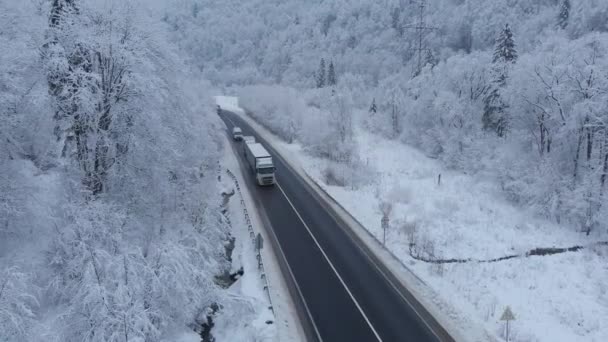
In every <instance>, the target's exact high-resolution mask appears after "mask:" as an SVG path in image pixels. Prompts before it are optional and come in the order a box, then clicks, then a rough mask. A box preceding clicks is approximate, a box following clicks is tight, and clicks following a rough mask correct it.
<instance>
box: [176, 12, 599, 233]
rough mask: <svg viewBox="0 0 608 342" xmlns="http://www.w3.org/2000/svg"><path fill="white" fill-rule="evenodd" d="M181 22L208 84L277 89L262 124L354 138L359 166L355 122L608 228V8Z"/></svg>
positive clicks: (205, 17) (571, 217) (318, 143)
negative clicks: (607, 197) (332, 76)
mask: <svg viewBox="0 0 608 342" xmlns="http://www.w3.org/2000/svg"><path fill="white" fill-rule="evenodd" d="M420 4H425V6H424V7H422V8H421V6H420ZM176 13H179V14H176ZM176 13H174V14H173V15H170V14H168V15H167V16H166V17H165V20H166V21H167V22H168V23H170V24H171V25H172V27H173V28H174V29H175V30H176V31H179V32H180V33H181V40H180V44H182V45H183V46H185V47H186V48H187V50H188V51H191V57H192V59H193V61H194V63H195V64H196V65H198V66H199V68H200V69H201V70H202V72H203V74H205V75H206V77H207V78H209V79H211V80H212V81H214V82H217V83H219V84H225V85H227V86H234V87H239V86H243V85H254V87H253V88H255V89H253V88H247V91H243V92H241V94H242V95H243V96H245V97H247V96H249V95H251V94H254V93H255V94H256V95H255V97H256V98H258V99H260V98H262V97H264V93H267V92H270V94H269V95H268V96H266V97H264V100H258V101H253V102H256V103H258V104H259V105H258V108H257V109H264V110H258V113H256V115H258V117H257V119H258V120H261V121H263V122H265V123H266V124H267V125H269V126H270V127H271V128H272V130H273V131H274V132H276V133H278V134H280V135H282V136H283V137H284V138H286V140H288V141H292V140H294V139H297V140H300V141H301V142H303V143H304V144H306V145H311V144H312V145H314V146H311V148H312V149H313V150H315V151H314V152H315V153H321V154H327V153H329V152H330V151H318V149H319V148H322V146H323V145H326V146H332V144H334V143H335V142H334V141H332V139H333V137H335V135H334V134H333V132H336V131H342V132H344V133H346V134H342V137H341V138H340V140H341V141H340V142H339V143H340V144H339V145H343V147H344V148H342V149H337V150H336V151H338V152H339V154H344V153H347V154H349V155H352V156H351V157H353V158H354V159H357V153H356V151H355V150H356V147H353V146H351V145H352V139H349V138H348V135H349V134H350V133H349V132H351V130H352V129H351V128H352V122H353V120H354V122H355V124H361V125H364V126H365V127H366V129H369V130H370V131H372V132H375V133H380V134H382V135H384V136H386V137H388V138H392V139H396V140H400V141H402V142H405V143H408V144H411V145H414V146H416V147H418V148H420V149H422V150H423V151H425V152H426V153H427V154H429V155H431V156H433V157H437V158H440V159H441V160H443V161H444V162H445V163H446V164H447V165H448V166H450V167H454V168H458V169H461V170H464V171H466V172H469V173H477V174H480V175H482V176H490V177H493V178H495V179H496V180H497V181H498V182H499V183H500V184H501V185H502V188H503V189H504V192H505V195H506V196H507V197H509V198H510V199H511V200H513V201H514V202H516V203H519V204H522V205H525V206H527V207H531V208H533V209H534V210H536V212H537V213H539V214H540V215H543V216H546V217H549V218H551V219H553V220H555V221H556V222H562V223H565V224H568V225H570V226H572V229H575V230H579V231H583V232H589V233H591V232H593V231H594V230H598V231H601V232H602V233H604V232H605V231H606V224H605V222H607V220H606V217H607V210H608V209H607V206H606V205H604V203H605V202H606V199H605V197H604V193H605V192H606V187H607V185H606V177H607V176H606V173H607V172H608V171H607V170H608V154H607V153H606V151H607V150H608V140H607V139H608V138H607V137H608V130H607V128H606V126H607V122H608V56H607V54H608V21H607V20H606V18H607V17H608V2H606V1H602V0H588V1H582V0H533V1H529V0H508V1H505V0H491V1H487V0H428V1H405V0H402V1H342V0H332V1H327V0H317V1H305V2H302V1H272V0H271V1H247V2H241V1H230V0H228V1H204V2H201V1H196V0H184V1H182V2H181V9H180V10H179V11H178V12H176ZM322 60H323V61H322ZM330 67H331V68H333V73H334V75H335V77H334V80H336V83H337V84H335V85H334V84H332V82H331V81H330V80H329V79H330V76H329V74H331V72H330V71H329V68H330ZM260 83H262V84H278V85H281V87H279V88H277V87H270V88H268V87H266V88H264V87H259V86H257V85H258V84H260ZM287 88H296V89H297V91H292V90H289V89H287ZM302 90H305V91H304V92H303V91H302ZM273 93H275V94H276V93H280V94H281V96H272V95H271V94H273ZM296 94H297V96H296ZM334 94H336V95H337V96H332V95H334ZM253 97H254V96H251V98H253ZM249 103H250V105H251V101H249ZM253 105H254V106H255V104H253ZM273 108H274V109H277V110H278V112H277V113H276V115H275V114H273V113H270V112H272V110H273ZM313 128H314V129H313ZM332 158H333V159H344V157H343V156H332Z"/></svg>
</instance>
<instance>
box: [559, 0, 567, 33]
mask: <svg viewBox="0 0 608 342" xmlns="http://www.w3.org/2000/svg"><path fill="white" fill-rule="evenodd" d="M569 17H570V0H562V5H561V6H560V8H559V14H558V15H557V26H558V27H559V28H561V29H562V30H563V29H565V28H566V27H567V26H568V18H569Z"/></svg>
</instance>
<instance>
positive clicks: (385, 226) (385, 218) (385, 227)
mask: <svg viewBox="0 0 608 342" xmlns="http://www.w3.org/2000/svg"><path fill="white" fill-rule="evenodd" d="M380 223H381V224H382V231H383V235H382V244H383V245H385V246H386V231H387V230H388V215H386V214H385V215H384V216H382V220H380Z"/></svg>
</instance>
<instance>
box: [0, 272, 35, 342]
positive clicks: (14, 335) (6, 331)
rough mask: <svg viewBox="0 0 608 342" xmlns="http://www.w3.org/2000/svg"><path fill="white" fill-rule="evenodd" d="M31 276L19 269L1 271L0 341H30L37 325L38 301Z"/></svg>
mask: <svg viewBox="0 0 608 342" xmlns="http://www.w3.org/2000/svg"><path fill="white" fill-rule="evenodd" d="M31 281H32V280H31V276H30V275H29V274H26V273H23V272H22V271H21V270H19V269H18V268H17V267H7V268H4V269H0V340H2V341H28V340H30V339H31V338H33V337H34V336H32V335H31V333H32V328H33V327H34V325H35V324H36V321H35V319H36V313H35V312H36V309H37V308H38V300H37V299H36V296H35V295H34V293H32V292H30V291H31V288H32V285H31Z"/></svg>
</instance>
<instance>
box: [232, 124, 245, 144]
mask: <svg viewBox="0 0 608 342" xmlns="http://www.w3.org/2000/svg"><path fill="white" fill-rule="evenodd" d="M232 139H234V140H235V141H239V140H243V131H242V130H241V128H240V127H234V128H233V129H232Z"/></svg>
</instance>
